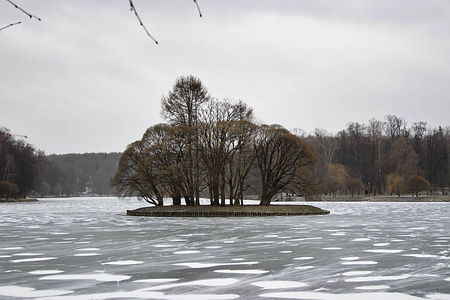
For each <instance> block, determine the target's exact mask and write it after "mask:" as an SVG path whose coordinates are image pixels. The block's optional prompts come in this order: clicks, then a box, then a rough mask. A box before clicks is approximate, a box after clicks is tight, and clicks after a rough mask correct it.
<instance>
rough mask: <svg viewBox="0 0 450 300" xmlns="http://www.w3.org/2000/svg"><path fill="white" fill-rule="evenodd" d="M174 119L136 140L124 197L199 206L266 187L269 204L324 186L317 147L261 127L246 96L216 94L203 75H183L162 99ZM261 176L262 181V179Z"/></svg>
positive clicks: (127, 155)
mask: <svg viewBox="0 0 450 300" xmlns="http://www.w3.org/2000/svg"><path fill="white" fill-rule="evenodd" d="M161 115H162V116H163V117H164V118H165V119H166V120H167V123H163V124H157V125H154V126H151V127H150V128H148V129H147V131H146V132H145V133H144V135H143V137H142V139H141V140H138V141H136V142H134V143H132V144H130V145H129V146H128V147H127V149H126V150H125V152H124V153H123V154H122V157H121V159H120V161H119V168H118V171H117V173H116V175H115V177H114V179H113V181H112V183H113V185H115V186H116V188H117V191H118V193H119V194H120V195H123V196H131V195H138V196H140V197H142V198H143V199H145V200H146V201H147V202H149V203H151V204H154V205H163V202H164V200H163V199H164V198H165V197H171V198H172V199H173V204H174V205H180V204H181V202H182V201H181V200H182V199H183V198H184V201H185V203H186V204H187V205H199V204H200V197H201V195H207V196H209V198H210V202H211V205H222V206H223V205H225V202H226V199H229V204H230V205H242V204H243V198H244V192H245V191H246V190H248V189H251V188H255V186H257V187H258V190H260V191H261V202H260V204H261V205H269V204H270V203H271V200H272V198H273V197H274V196H275V195H276V194H277V193H279V192H280V191H291V192H294V193H298V194H299V193H302V194H311V193H314V192H315V189H316V187H317V183H318V181H317V178H316V176H315V163H316V156H315V153H314V150H313V148H312V147H311V146H309V145H308V144H307V143H306V142H304V141H303V140H302V139H300V138H299V137H298V136H296V135H293V134H291V133H290V132H289V131H288V130H286V129H284V128H283V127H281V126H279V125H264V124H263V125H257V124H255V122H254V120H253V111H252V109H251V108H250V107H248V106H247V105H246V104H245V103H243V102H242V101H231V100H221V101H219V100H217V99H214V98H212V97H211V96H209V94H208V91H207V89H206V88H205V87H204V85H203V84H202V82H201V81H200V79H198V78H196V77H193V76H187V77H180V78H178V79H177V80H176V82H175V85H174V87H173V90H172V91H170V92H169V93H168V95H165V96H163V97H162V112H161ZM254 178H259V180H258V182H255V180H254Z"/></svg>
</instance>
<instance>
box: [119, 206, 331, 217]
mask: <svg viewBox="0 0 450 300" xmlns="http://www.w3.org/2000/svg"><path fill="white" fill-rule="evenodd" d="M329 213H330V212H329V211H328V210H323V209H320V208H318V207H315V206H312V205H270V206H261V205H242V206H226V207H224V206H210V205H199V206H184V205H183V206H153V207H142V208H138V209H135V210H127V215H128V216H148V217H273V216H304V215H328V214H329Z"/></svg>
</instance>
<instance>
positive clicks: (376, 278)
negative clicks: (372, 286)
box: [345, 275, 410, 282]
mask: <svg viewBox="0 0 450 300" xmlns="http://www.w3.org/2000/svg"><path fill="white" fill-rule="evenodd" d="M409 277H410V276H409V275H398V276H367V277H355V278H348V279H345V282H371V281H383V280H401V279H407V278H409Z"/></svg>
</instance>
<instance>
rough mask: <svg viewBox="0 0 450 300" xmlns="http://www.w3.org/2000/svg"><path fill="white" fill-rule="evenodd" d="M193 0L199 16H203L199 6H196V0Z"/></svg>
mask: <svg viewBox="0 0 450 300" xmlns="http://www.w3.org/2000/svg"><path fill="white" fill-rule="evenodd" d="M194 2H195V5H197V9H198V14H199V15H200V18H201V17H203V16H202V12H201V10H200V6H198V3H197V0H194Z"/></svg>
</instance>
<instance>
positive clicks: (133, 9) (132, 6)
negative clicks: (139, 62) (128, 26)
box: [8, 0, 158, 44]
mask: <svg viewBox="0 0 450 300" xmlns="http://www.w3.org/2000/svg"><path fill="white" fill-rule="evenodd" d="M8 1H9V0H8ZM129 1H130V9H131V10H132V11H134V14H135V15H136V18H137V19H138V21H139V23H141V26H142V27H143V28H144V30H145V32H146V33H147V35H148V36H149V37H150V38H151V39H152V40H153V41H154V42H155V43H156V44H158V41H157V40H155V38H154V37H152V35H151V34H150V32H148V30H147V28H145V25H144V23H142V21H141V18H140V17H139V15H138V13H137V11H136V8H135V7H134V4H133V1H132V0H129Z"/></svg>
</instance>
